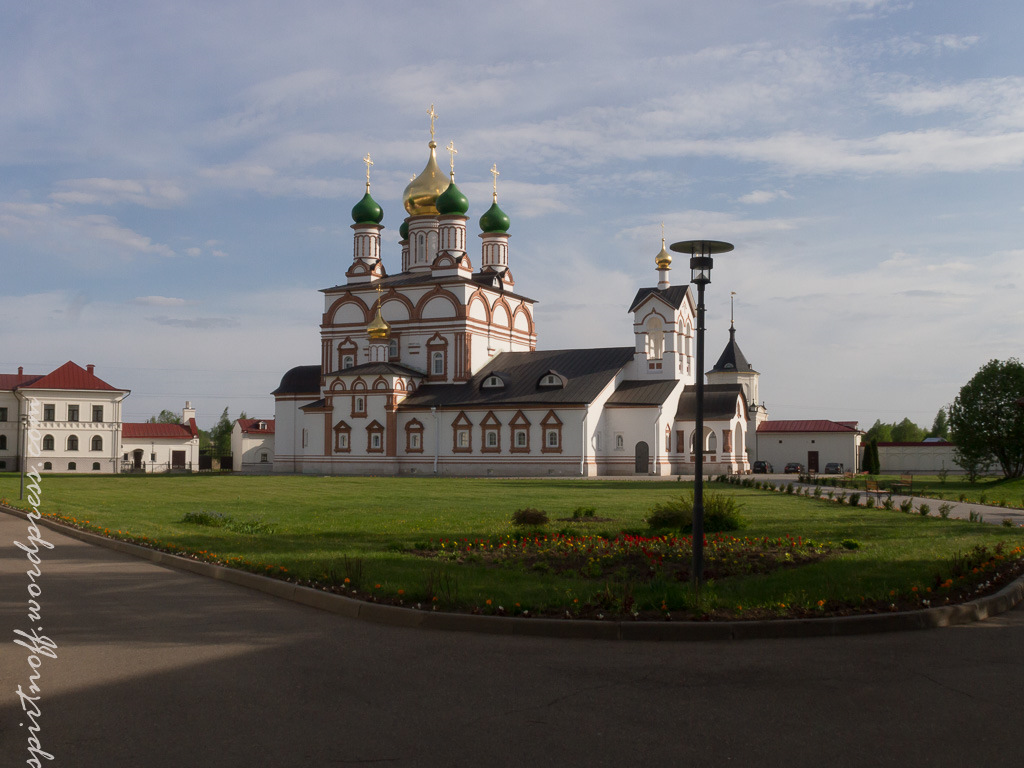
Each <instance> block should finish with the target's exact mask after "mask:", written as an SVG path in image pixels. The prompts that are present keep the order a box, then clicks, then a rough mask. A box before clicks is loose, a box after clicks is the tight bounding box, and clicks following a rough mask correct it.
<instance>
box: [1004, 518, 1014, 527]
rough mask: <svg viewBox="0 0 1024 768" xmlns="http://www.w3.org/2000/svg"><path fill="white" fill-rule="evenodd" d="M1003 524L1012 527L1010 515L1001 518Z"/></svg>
mask: <svg viewBox="0 0 1024 768" xmlns="http://www.w3.org/2000/svg"><path fill="white" fill-rule="evenodd" d="M1003 525H1004V526H1005V527H1007V528H1013V518H1012V517H1004V518H1003Z"/></svg>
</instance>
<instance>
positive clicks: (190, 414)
mask: <svg viewBox="0 0 1024 768" xmlns="http://www.w3.org/2000/svg"><path fill="white" fill-rule="evenodd" d="M195 417H196V409H195V408H193V407H192V401H191V400H186V401H185V407H184V409H183V410H182V411H181V423H182V424H184V425H185V426H186V427H187V426H188V422H189V420H190V419H194V418H195Z"/></svg>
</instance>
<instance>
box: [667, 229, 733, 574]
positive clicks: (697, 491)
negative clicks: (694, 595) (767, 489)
mask: <svg viewBox="0 0 1024 768" xmlns="http://www.w3.org/2000/svg"><path fill="white" fill-rule="evenodd" d="M669 248H671V250H673V251H675V252H676V253H688V254H690V282H691V283H693V284H694V285H696V286H697V429H696V434H695V436H694V441H693V442H694V446H695V447H696V449H697V450H696V453H695V455H694V466H693V471H694V483H693V566H692V568H691V572H690V581H691V583H692V584H693V585H694V587H696V588H698V589H699V588H700V585H701V584H702V583H703V581H704V286H706V285H707V284H708V283H710V282H711V268H712V267H713V266H714V260H713V259H712V258H711V257H712V255H713V254H716V253H728V252H729V251H731V250H732V248H733V247H732V244H731V243H723V242H721V241H718V240H685V241H683V242H681V243H673V244H672V245H670V246H669Z"/></svg>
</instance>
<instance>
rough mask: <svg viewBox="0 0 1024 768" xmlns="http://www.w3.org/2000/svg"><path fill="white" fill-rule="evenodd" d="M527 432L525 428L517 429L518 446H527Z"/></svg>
mask: <svg viewBox="0 0 1024 768" xmlns="http://www.w3.org/2000/svg"><path fill="white" fill-rule="evenodd" d="M527 442H528V441H527V434H526V430H525V429H517V430H516V448H525V447H526V444H527Z"/></svg>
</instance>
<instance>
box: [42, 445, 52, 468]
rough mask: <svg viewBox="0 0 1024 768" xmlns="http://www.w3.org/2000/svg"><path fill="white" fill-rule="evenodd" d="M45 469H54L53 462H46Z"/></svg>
mask: <svg viewBox="0 0 1024 768" xmlns="http://www.w3.org/2000/svg"><path fill="white" fill-rule="evenodd" d="M50 450H51V451H52V450H53V448H51V449H50ZM43 469H53V462H50V461H44V462H43Z"/></svg>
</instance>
